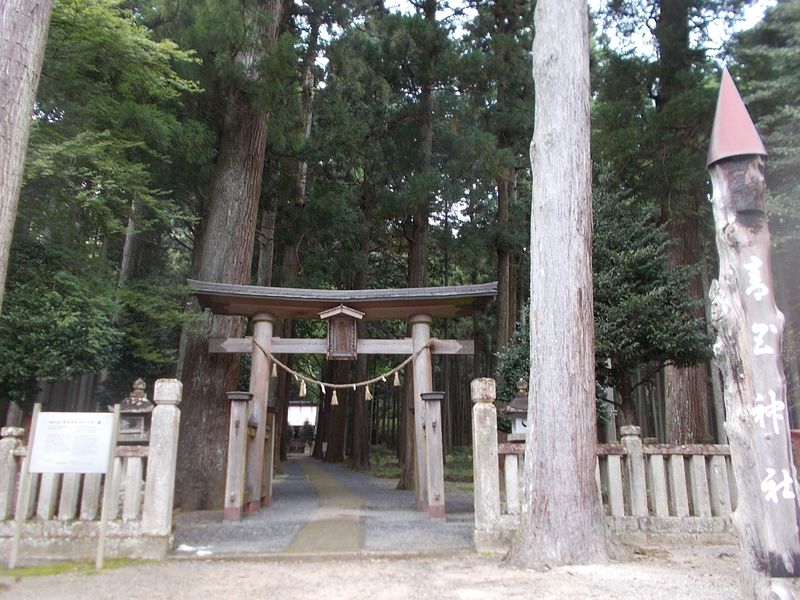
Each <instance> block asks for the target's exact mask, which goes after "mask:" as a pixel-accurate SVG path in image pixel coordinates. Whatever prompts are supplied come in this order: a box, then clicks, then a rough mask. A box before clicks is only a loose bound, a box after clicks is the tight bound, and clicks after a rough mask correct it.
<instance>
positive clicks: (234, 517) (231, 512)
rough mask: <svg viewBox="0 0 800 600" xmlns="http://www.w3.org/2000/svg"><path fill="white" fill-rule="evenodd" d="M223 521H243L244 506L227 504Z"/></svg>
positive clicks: (223, 513) (223, 512)
mask: <svg viewBox="0 0 800 600" xmlns="http://www.w3.org/2000/svg"><path fill="white" fill-rule="evenodd" d="M222 520H223V521H241V520H242V507H241V506H227V507H225V510H223V511H222Z"/></svg>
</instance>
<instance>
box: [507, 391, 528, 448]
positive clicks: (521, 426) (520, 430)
mask: <svg viewBox="0 0 800 600" xmlns="http://www.w3.org/2000/svg"><path fill="white" fill-rule="evenodd" d="M504 412H505V414H506V415H508V417H509V419H511V433H510V434H509V436H508V441H509V442H524V441H525V435H526V434H527V433H528V423H527V419H528V382H527V381H525V380H524V379H520V380H519V381H518V382H517V395H516V396H514V399H513V400H512V401H511V402H509V404H508V406H506V408H505V411H504Z"/></svg>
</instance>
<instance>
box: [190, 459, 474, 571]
mask: <svg viewBox="0 0 800 600" xmlns="http://www.w3.org/2000/svg"><path fill="white" fill-rule="evenodd" d="M304 466H305V468H304ZM282 468H283V470H284V475H281V476H279V477H278V478H277V479H276V481H275V484H274V488H273V499H272V506H270V507H269V508H267V509H264V510H261V511H260V512H259V513H257V514H252V515H247V516H245V518H244V519H242V521H241V522H238V523H230V522H228V523H226V522H223V521H222V512H221V511H204V512H194V513H187V514H178V515H177V516H176V527H175V547H176V555H179V556H195V557H207V556H242V555H265V554H266V555H277V554H287V553H297V552H303V553H319V554H326V555H330V554H339V553H348V554H349V553H352V552H354V550H355V552H357V553H361V554H362V555H370V556H375V555H397V554H403V555H408V554H415V555H416V554H424V553H437V554H441V553H447V552H461V551H463V550H469V549H472V524H473V513H472V495H471V494H467V493H458V492H455V493H449V494H448V495H447V498H446V508H447V520H446V521H431V520H430V519H429V518H428V516H427V514H425V513H422V512H419V511H417V510H415V498H414V493H413V492H410V491H400V490H395V489H394V488H395V485H396V481H394V480H385V479H377V478H374V477H370V476H369V475H365V474H363V473H358V472H356V471H352V470H350V469H347V468H344V467H341V466H338V465H331V464H326V463H322V462H320V461H316V460H313V459H311V458H300V457H297V458H290V459H289V460H288V461H285V462H284V463H282ZM318 471H321V472H322V477H320V478H319V479H323V478H324V479H325V482H324V483H323V482H321V481H319V482H317V483H316V485H315V482H314V481H312V480H311V479H310V478H309V474H311V476H312V477H313V475H314V473H316V472H318ZM325 475H327V476H328V477H324V476H325ZM330 478H333V479H335V480H336V481H337V482H338V483H339V485H340V487H341V488H344V489H345V490H347V491H349V492H350V494H348V493H346V492H342V493H340V492H338V491H337V489H336V488H332V487H331V485H330V483H327V480H328V479H330ZM315 487H316V488H317V489H320V487H324V490H325V496H326V497H325V498H324V501H323V502H322V503H321V502H320V497H319V495H318V494H317V491H315ZM356 497H357V498H359V499H360V502H357V501H356V500H355V498H356ZM353 520H356V521H357V525H358V544H357V545H358V548H357V549H354V548H353V547H352V544H351V543H349V541H350V540H351V539H352V536H351V528H349V527H345V526H344V525H343V523H350V522H352V521H353ZM310 524H313V526H314V527H315V531H314V537H317V538H318V539H320V540H321V541H320V543H319V544H318V547H314V546H313V545H309V542H308V541H307V540H305V539H304V540H298V536H300V535H301V532H302V531H303V530H304V528H306V527H308V526H309V525H310ZM326 526H327V528H328V529H329V531H328V532H327V533H326V532H325V531H321V529H320V528H324V527H326ZM342 527H344V529H342ZM302 537H303V538H307V537H309V536H307V535H306V534H302ZM330 538H333V539H337V538H338V539H341V540H342V544H341V547H340V548H336V547H333V546H331V544H329V543H327V541H322V540H323V539H324V540H328V539H330ZM345 540H347V541H348V543H345ZM295 542H296V543H295ZM301 542H302V543H301Z"/></svg>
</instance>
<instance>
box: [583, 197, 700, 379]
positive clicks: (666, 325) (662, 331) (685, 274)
mask: <svg viewBox="0 0 800 600" xmlns="http://www.w3.org/2000/svg"><path fill="white" fill-rule="evenodd" d="M656 214H657V213H656V211H655V210H654V209H653V208H650V207H647V206H646V205H642V203H641V202H639V201H637V200H636V199H635V198H633V197H630V196H628V195H625V194H622V193H615V194H612V193H608V192H602V191H600V192H598V193H596V194H595V197H594V238H593V242H592V261H593V268H594V315H595V353H596V355H597V357H598V361H599V364H598V371H597V375H598V382H599V383H601V384H602V385H609V386H612V387H614V388H616V389H618V390H620V391H621V392H622V393H623V394H625V393H626V392H628V391H630V390H631V389H632V388H634V387H636V386H638V385H642V384H644V383H646V382H647V381H648V380H649V379H651V378H652V377H653V376H654V375H655V374H656V373H657V372H658V371H659V370H660V369H662V368H663V367H664V366H665V365H667V364H673V365H677V366H680V367H684V366H689V365H693V364H696V363H698V362H701V361H703V360H708V359H709V358H710V343H709V340H708V339H707V338H706V335H705V333H704V332H705V327H704V324H703V321H702V320H701V319H700V318H698V317H696V316H695V315H696V314H697V310H698V308H699V300H696V299H694V298H692V297H690V296H689V295H688V294H687V293H686V289H687V286H688V282H689V280H690V279H691V278H692V277H693V275H694V269H693V268H692V267H676V268H670V266H669V264H668V254H667V248H668V246H669V245H670V244H671V243H674V242H673V241H672V240H670V239H669V237H668V235H667V233H666V231H665V229H664V226H659V225H658V224H657V223H656ZM605 359H610V368H609V367H608V366H607V365H606V362H605Z"/></svg>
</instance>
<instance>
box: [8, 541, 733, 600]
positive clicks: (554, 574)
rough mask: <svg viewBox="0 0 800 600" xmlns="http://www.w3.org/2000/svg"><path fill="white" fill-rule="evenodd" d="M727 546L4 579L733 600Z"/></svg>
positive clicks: (395, 594)
mask: <svg viewBox="0 0 800 600" xmlns="http://www.w3.org/2000/svg"><path fill="white" fill-rule="evenodd" d="M734 553H735V549H733V548H732V547H727V546H721V547H720V546H709V547H703V548H686V547H680V548H666V549H665V548H660V549H657V550H656V549H651V550H649V551H648V552H647V553H646V554H644V555H635V556H634V557H633V558H632V560H631V561H629V562H624V563H611V564H607V565H590V566H581V567H560V568H557V569H553V570H551V571H547V572H543V573H541V572H536V571H527V570H517V569H512V568H510V567H508V566H506V565H505V564H503V563H502V562H501V561H500V560H499V559H497V558H487V557H479V556H476V555H474V554H469V555H463V556H457V557H451V558H442V557H438V558H433V557H429V558H423V559H397V560H390V559H360V560H350V561H341V560H326V561H307V560H304V561H298V560H295V561H274V560H267V561H264V560H259V561H254V560H250V561H241V560H239V561H223V560H197V559H196V560H181V561H174V560H173V561H167V562H164V563H160V564H150V565H144V566H131V567H125V568H122V569H117V570H111V571H103V572H102V573H100V574H98V575H74V574H73V575H59V576H53V577H34V578H28V579H24V580H21V581H18V582H13V581H1V580H0V590H3V589H5V594H4V595H3V598H4V599H7V600H43V599H45V598H57V599H58V600H95V599H97V600H108V599H110V598H125V599H126V600H197V598H209V599H212V598H213V599H225V600H238V599H242V600H295V599H298V598H323V599H324V600H351V599H358V600H373V599H374V600H517V599H519V600H522V599H540V600H561V599H567V598H570V599H572V598H577V599H588V600H592V599H596V600H731V599H733V598H739V597H740V593H739V589H738V580H737V578H738V561H737V560H736V557H735V554H734Z"/></svg>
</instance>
